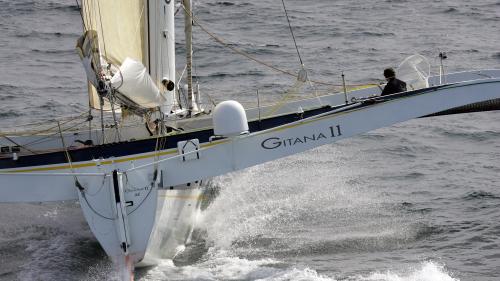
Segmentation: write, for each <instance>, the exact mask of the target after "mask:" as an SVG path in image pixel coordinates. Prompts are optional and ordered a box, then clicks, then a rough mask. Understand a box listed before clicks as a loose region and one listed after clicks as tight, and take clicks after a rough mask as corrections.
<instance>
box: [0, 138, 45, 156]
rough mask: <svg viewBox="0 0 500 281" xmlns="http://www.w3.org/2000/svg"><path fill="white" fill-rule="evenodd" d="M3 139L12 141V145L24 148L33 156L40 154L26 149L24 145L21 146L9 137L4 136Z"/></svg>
mask: <svg viewBox="0 0 500 281" xmlns="http://www.w3.org/2000/svg"><path fill="white" fill-rule="evenodd" d="M2 137H3V138H5V139H6V140H8V141H10V142H11V143H13V144H15V145H17V146H19V147H22V148H24V149H26V150H27V151H29V152H31V153H33V154H38V153H36V152H34V151H33V150H31V149H29V148H27V147H25V146H24V145H20V144H19V143H17V142H15V141H14V140H13V139H11V138H9V137H8V136H2Z"/></svg>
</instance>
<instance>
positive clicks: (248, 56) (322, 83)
mask: <svg viewBox="0 0 500 281" xmlns="http://www.w3.org/2000/svg"><path fill="white" fill-rule="evenodd" d="M181 6H182V8H183V9H184V10H185V7H184V6H183V5H181ZM191 19H192V20H193V22H194V23H196V25H197V26H199V27H200V29H201V30H202V31H203V32H205V33H206V34H207V35H208V36H210V37H211V38H212V39H213V40H215V41H216V42H217V43H219V44H221V45H222V46H224V47H226V48H228V49H230V50H231V51H233V52H235V53H237V54H239V55H241V56H244V57H246V58H247V59H249V60H252V61H254V62H256V63H258V64H260V65H263V66H266V67H268V68H270V69H272V70H274V71H276V72H280V73H283V74H286V75H289V76H292V77H295V78H298V75H297V74H295V73H292V72H291V71H288V70H284V69H281V68H278V67H276V66H274V65H272V64H270V63H267V62H265V61H262V60H259V59H257V58H255V57H253V56H251V55H249V54H248V53H246V52H244V51H242V50H240V49H237V48H235V47H233V46H231V45H230V44H228V43H226V42H225V41H224V39H222V38H220V37H218V36H217V35H215V34H214V33H212V32H210V31H209V30H207V29H206V28H205V27H204V26H203V25H202V24H201V23H200V22H199V20H198V18H197V17H195V16H193V15H191ZM310 81H311V82H313V83H316V84H321V85H328V86H334V87H342V85H341V84H334V83H330V82H324V81H318V80H310ZM365 85H367V84H351V85H349V86H365ZM369 85H376V84H369Z"/></svg>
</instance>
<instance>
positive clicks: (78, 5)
mask: <svg viewBox="0 0 500 281" xmlns="http://www.w3.org/2000/svg"><path fill="white" fill-rule="evenodd" d="M75 2H76V7H77V8H78V10H79V11H80V17H81V18H82V27H83V31H85V30H87V27H86V26H85V20H83V13H82V8H81V7H80V4H79V3H78V0H75Z"/></svg>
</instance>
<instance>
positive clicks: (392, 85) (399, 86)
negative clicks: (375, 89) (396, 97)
mask: <svg viewBox="0 0 500 281" xmlns="http://www.w3.org/2000/svg"><path fill="white" fill-rule="evenodd" d="M384 77H385V80H387V84H386V85H385V87H384V90H383V91H382V94H380V95H381V96H386V95H391V94H395V93H401V92H406V83H405V82H403V81H401V80H399V79H397V78H396V72H395V71H394V69H392V68H386V69H385V70H384Z"/></svg>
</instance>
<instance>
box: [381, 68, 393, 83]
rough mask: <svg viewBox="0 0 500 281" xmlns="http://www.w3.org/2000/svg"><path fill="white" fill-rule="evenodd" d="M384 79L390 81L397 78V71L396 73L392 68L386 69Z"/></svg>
mask: <svg viewBox="0 0 500 281" xmlns="http://www.w3.org/2000/svg"><path fill="white" fill-rule="evenodd" d="M384 77H385V79H386V80H389V79H391V78H395V77H396V71H394V69H392V68H386V69H384Z"/></svg>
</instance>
